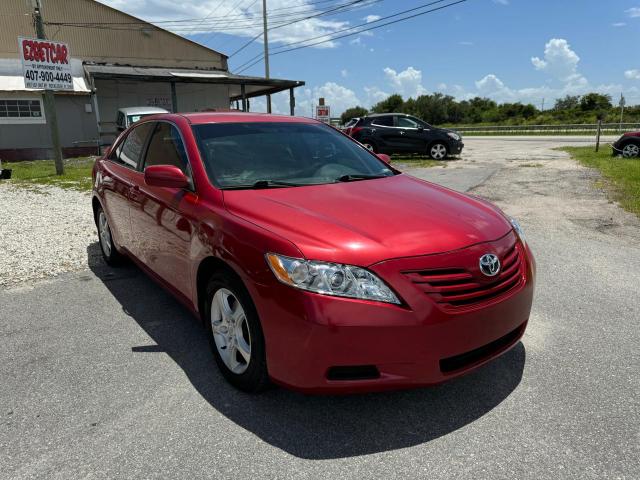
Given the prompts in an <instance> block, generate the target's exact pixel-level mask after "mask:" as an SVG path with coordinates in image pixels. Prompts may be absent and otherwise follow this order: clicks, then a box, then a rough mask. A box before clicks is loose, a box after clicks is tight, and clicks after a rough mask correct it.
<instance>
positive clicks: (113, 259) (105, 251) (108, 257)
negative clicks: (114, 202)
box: [95, 207, 125, 267]
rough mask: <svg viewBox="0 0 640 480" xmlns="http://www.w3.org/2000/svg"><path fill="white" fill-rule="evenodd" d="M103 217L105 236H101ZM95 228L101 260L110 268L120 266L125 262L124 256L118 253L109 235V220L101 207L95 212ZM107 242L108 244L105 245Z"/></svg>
mask: <svg viewBox="0 0 640 480" xmlns="http://www.w3.org/2000/svg"><path fill="white" fill-rule="evenodd" d="M103 216H104V222H105V223H106V231H107V232H108V233H107V235H105V234H103V231H102V230H101V221H102V218H103ZM95 220H96V227H97V229H98V241H99V243H100V251H101V252H102V258H104V261H105V262H106V263H107V265H109V266H111V267H117V266H118V265H122V264H123V263H124V261H125V257H124V255H122V254H121V253H120V252H118V249H117V247H116V244H115V242H114V241H113V236H112V235H111V227H110V226H109V220H108V219H107V215H106V214H105V213H104V210H103V209H102V207H98V209H97V210H96V218H95ZM107 242H108V243H109V244H108V245H107Z"/></svg>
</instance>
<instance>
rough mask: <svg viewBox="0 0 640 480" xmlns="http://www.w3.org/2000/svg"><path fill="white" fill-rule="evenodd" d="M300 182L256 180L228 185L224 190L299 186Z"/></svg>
mask: <svg viewBox="0 0 640 480" xmlns="http://www.w3.org/2000/svg"><path fill="white" fill-rule="evenodd" d="M302 185H305V184H302V183H293V182H284V181H280V180H258V181H256V182H254V183H252V184H250V185H229V186H228V187H223V189H224V190H249V189H260V188H279V187H301V186H302Z"/></svg>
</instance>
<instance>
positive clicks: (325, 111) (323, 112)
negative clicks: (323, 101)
mask: <svg viewBox="0 0 640 480" xmlns="http://www.w3.org/2000/svg"><path fill="white" fill-rule="evenodd" d="M316 118H317V119H318V120H320V121H321V122H328V121H329V119H330V118H331V108H330V107H329V105H317V106H316Z"/></svg>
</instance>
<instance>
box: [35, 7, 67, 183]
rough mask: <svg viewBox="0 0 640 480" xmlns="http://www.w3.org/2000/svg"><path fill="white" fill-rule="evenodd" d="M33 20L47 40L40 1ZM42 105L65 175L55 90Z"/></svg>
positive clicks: (39, 34)
mask: <svg viewBox="0 0 640 480" xmlns="http://www.w3.org/2000/svg"><path fill="white" fill-rule="evenodd" d="M33 20H34V23H35V26H36V35H37V37H38V38H39V39H41V40H45V39H46V38H47V37H46V35H45V34H44V22H43V20H42V6H41V5H40V0H37V1H36V4H35V9H34V11H33ZM42 103H43V104H44V114H45V118H46V122H47V123H48V124H49V131H50V133H51V144H52V146H53V161H54V163H55V165H56V175H62V174H63V173H64V163H63V161H62V145H61V144H60V131H59V130H58V116H57V112H56V99H55V97H54V95H53V90H45V91H44V93H43V95H42Z"/></svg>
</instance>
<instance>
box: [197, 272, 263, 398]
mask: <svg viewBox="0 0 640 480" xmlns="http://www.w3.org/2000/svg"><path fill="white" fill-rule="evenodd" d="M204 317H205V321H206V329H207V333H208V337H209V343H210V344H211V349H212V350H213V355H214V357H215V360H216V363H217V364H218V368H219V369H220V372H221V373H222V375H223V376H224V377H225V378H226V380H227V381H228V382H229V383H231V384H232V385H233V386H234V387H236V388H238V389H240V390H243V391H245V392H250V393H257V392H260V391H262V390H264V389H265V388H267V387H268V385H269V376H268V373H267V361H266V355H265V346H264V336H263V334H262V328H261V326H260V320H259V319H258V313H257V312H256V309H255V306H254V305H253V302H252V301H251V297H250V296H249V293H248V292H247V290H246V289H245V287H244V285H242V282H241V281H240V280H238V279H237V278H235V277H233V276H231V275H230V274H228V273H224V272H221V273H217V274H214V275H213V276H212V277H211V279H210V280H209V284H208V285H207V303H206V307H205V311H204Z"/></svg>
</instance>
